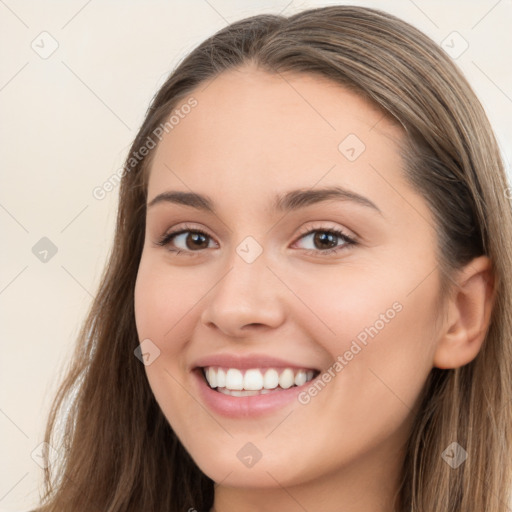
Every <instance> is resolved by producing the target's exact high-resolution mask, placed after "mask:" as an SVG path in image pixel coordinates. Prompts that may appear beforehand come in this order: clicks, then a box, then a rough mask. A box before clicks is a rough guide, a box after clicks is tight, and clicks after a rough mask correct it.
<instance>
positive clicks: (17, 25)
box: [0, 0, 512, 512]
mask: <svg viewBox="0 0 512 512" xmlns="http://www.w3.org/2000/svg"><path fill="white" fill-rule="evenodd" d="M331 3H336V4H341V3H351V4H357V5H367V6H373V7H380V8H382V9H385V10H388V11H389V12H391V13H394V14H397V15H399V16H400V17H402V18H403V19H405V20H407V21H409V22H411V23H413V24H414V25H416V26H417V27H418V28H420V29H422V30H423V31H424V32H425V33H427V34H428V35H429V36H430V37H432V38H433V39H434V40H435V41H437V42H439V43H441V42H442V41H443V40H444V39H445V38H446V37H447V36H448V35H449V34H451V33H452V32H453V31H456V32H458V33H459V34H460V36H462V38H463V39H464V40H465V41H467V43H468V44H469V47H468V49H467V51H465V52H464V53H462V54H461V55H460V56H458V57H457V59H456V61H457V63H458V64H459V65H460V66H461V68H462V69H463V71H464V73H465V74H466V76H467V77H468V79H469V81H470V82H471V84H472V85H473V87H474V89H475V90H476V92H477V94H478V95H479V97H480V98H481V101H482V103H483V105H484V107H485V108H486V110H487V112H488V115H489V117H490V119H491V122H492V123H493V125H494V127H495V130H496V133H497V135H498V138H499V141H500V144H501V147H502V151H503V154H504V157H505V160H506V164H507V168H508V169H509V172H510V161H511V160H512V144H511V140H512V139H511V133H512V129H511V123H510V117H511V115H512V72H511V66H510V65H511V58H510V57H511V48H512V31H511V29H510V27H511V25H512V1H511V0H501V1H496V0H479V1H467V0H466V1H462V0H458V1H446V0H444V1H427V0H414V1H413V0H397V1H387V2H382V1H381V2H378V1H373V2H371V1H365V2H360V1H352V2H331ZM327 4H328V2H322V3H319V2H314V1H302V2H299V1H296V2H295V1H294V2H290V1H289V0H283V1H277V0H276V1H270V0H269V1H256V0H250V1H244V2H235V1H234V0H229V1H228V0H208V1H206V0H192V1H186V2H185V1H177V2H170V1H167V2H164V1H157V0H155V1H151V2H149V1H148V2H144V3H143V2H142V1H140V0H139V1H131V2H127V1H125V2H120V1H117V2H113V1H110V2H106V1H103V2H99V1H97V0H96V1H94V0H92V1H91V0H89V1H86V0H81V1H68V2H55V1H46V2H44V3H43V2H35V1H32V2H28V1H15V0H2V1H1V2H0V43H1V44H0V48H1V49H0V52H1V62H2V65H1V67H0V115H1V119H2V122H1V124H0V130H1V132H0V133H1V136H0V141H1V142H0V145H1V162H2V171H1V173H2V174H1V188H0V225H1V229H2V251H1V253H0V258H1V265H0V268H1V274H0V311H1V324H0V325H1V334H0V336H1V338H0V339H1V343H2V345H1V349H2V357H1V358H0V379H1V381H0V390H1V391H0V434H1V435H0V443H1V455H0V511H4V512H6V511H26V510H29V509H30V507H31V506H33V505H34V504H36V503H37V498H38V490H37V488H38V485H39V483H40V481H41V477H42V470H41V468H40V467H39V466H38V465H37V463H36V462H35V461H34V460H33V459H32V457H31V454H32V453H33V451H34V450H36V453H37V446H38V445H39V444H40V443H41V441H42V438H43V428H44V423H45V419H46V414H47V412H48V407H49V404H50V399H51V397H52V396H53V394H54V392H55V389H56V385H57V383H58V381H59V375H60V373H59V372H60V371H61V369H62V366H63V364H64V363H65V361H66V360H67V358H68V357H69V355H70V353H71V349H72V345H73V340H74V338H75V336H76V334H77V332H78V328H79V325H80V322H81V321H82V319H83V317H84V315H85V312H86V310H87V307H88V306H89V304H90V301H91V299H92V297H93V295H94V294H95V290H96V286H97V284H98V278H99V275H100V272H101V269H102V266H103V263H104V261H105V259H106V256H107V253H108V251H109V249H110V243H111V238H112V233H113V226H114V219H115V209H116V201H117V188H116V189H115V190H114V191H113V192H111V193H110V194H107V196H106V197H105V198H104V199H103V200H98V199H95V198H94V197H93V195H92V190H93V189H94V188H95V187H97V186H101V185H102V183H104V182H105V181H106V180H107V179H108V178H109V176H110V175H111V174H112V173H114V172H115V171H116V170H117V169H119V167H120V166H121V165H122V163H123V158H124V156H125V154H126V151H127V149H128V146H129V144H130V143H131V141H132V139H133V137H134V136H135V134H136V132H137V129H138V127H139V125H140V123H141V121H142V119H143V116H144V113H145V111H146V108H147V106H148V104H149V101H150V99H151V98H152V96H153V94H154V93H155V92H156V91H157V89H158V87H159V85H161V84H162V83H163V81H164V80H165V78H166V76H167V75H168V73H169V72H170V71H171V70H172V68H173V67H174V66H175V64H176V63H177V62H178V61H179V60H180V59H181V58H182V57H183V56H184V55H185V54H186V53H187V52H189V51H190V50H191V49H192V48H193V47H194V46H195V45H196V44H198V43H199V42H201V41H202V40H203V39H204V38H206V37H207V36H209V35H210V34H212V33H213V32H215V31H216V30H218V29H220V28H222V27H224V26H225V25H226V24H227V23H228V22H231V21H234V20H236V19H240V18H243V17H245V16H248V15H252V14H257V13H262V12H273V13H279V12H283V13H285V14H291V13H293V12H296V11H297V10H303V9H305V8H307V7H310V6H320V5H327ZM43 31H46V32H47V33H48V34H43V35H40V34H41V32H43ZM451 37H452V38H453V35H452V36H451ZM455 38H456V39H454V48H455V50H454V51H460V50H461V49H463V47H462V46H461V45H462V44H464V41H463V40H462V39H461V38H460V37H459V36H455ZM449 40H450V39H448V41H449ZM57 44H58V47H57V48H56V50H55V51H54V53H53V54H51V55H48V53H49V52H50V51H51V50H52V49H53V47H52V45H53V46H56V45H57ZM43 237H47V238H48V239H50V240H51V242H52V243H53V244H54V245H55V246H56V247H57V251H58V252H57V253H56V254H55V255H54V256H53V257H50V256H51V253H49V254H48V256H47V258H48V261H47V262H46V263H44V262H42V261H40V260H39V259H38V258H37V257H36V255H34V253H33V252H32V248H33V246H34V245H35V244H36V243H38V241H39V240H40V239H41V238H43ZM43 255H44V254H43ZM43 255H42V256H41V257H43ZM112 328H113V329H115V326H112ZM121 428H122V426H121Z"/></svg>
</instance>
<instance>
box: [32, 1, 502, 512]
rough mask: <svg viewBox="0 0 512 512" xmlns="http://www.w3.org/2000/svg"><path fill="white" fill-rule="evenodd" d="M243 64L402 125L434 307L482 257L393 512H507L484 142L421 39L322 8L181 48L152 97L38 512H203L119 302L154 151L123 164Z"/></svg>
mask: <svg viewBox="0 0 512 512" xmlns="http://www.w3.org/2000/svg"><path fill="white" fill-rule="evenodd" d="M249 62H254V63H256V64H257V65H258V66H259V67H260V68H262V69H264V70H266V71H268V72H269V73H281V72H294V73H297V74H316V75H318V76H322V77H327V78H329V79H331V80H333V81H334V82H336V83H338V84H339V85H340V86H342V87H346V88H349V89H350V90H352V91H353V92H355V93H357V94H359V95H360V96H362V97H363V98H366V99H367V100H369V101H371V102H373V104H375V105H376V106H378V107H379V108H381V109H382V111H383V112H385V113H386V115H387V116H388V118H389V119H391V120H394V121H396V122H398V123H400V124H401V125H402V126H403V128H404V130H405V139H404V140H405V143H404V145H403V152H402V156H403V159H404V163H405V171H406V178H407V179H408V180H409V182H410V183H411V184H412V185H413V186H414V187H415V189H416V190H418V191H419V192H420V193H421V194H422V196H423V197H424V198H425V200H426V201H427V203H428V204H429V207H430V208H431V210H432V212H433V215H434V218H435V220H436V224H437V232H438V240H439V246H438V252H439V257H438V261H439V268H440V270H441V272H442V276H443V284H444V288H443V294H444V293H446V292H447V291H448V290H450V289H451V286H452V285H453V284H452V281H451V278H450V276H452V275H453V272H454V271H456V270H457V269H458V268H460V267H461V266H462V265H464V264H465V263H467V262H469V261H470V260H471V259H472V258H474V257H476V256H479V255H482V254H485V255H487V256H489V257H490V258H491V260H492V262H493V271H494V275H495V302H494V307H493V311H492V316H491V323H490V327H489V329H488V331H487V333H486V338H485V341H484V343H483V346H482V349H481V350H480V352H479V354H478V356H477V357H476V358H475V359H474V360H473V361H471V363H469V364H467V365H465V366H463V367H462V368H457V369H454V370H441V369H438V368H434V369H432V371H431V373H430V374H429V377H428V379H427V382H426V383H425V386H424V391H423V395H422V398H421V399H422V402H421V407H420V409H419V412H418V415H417V416H416V419H415V423H414V426H413V429H412V432H411V435H410V438H409V440H408V444H407V453H406V457H405V459H404V463H403V474H402V477H403V478H402V483H401V487H400V489H399V495H398V496H397V507H398V508H397V509H396V510H397V511H398V510H400V511H401V512H406V511H407V512H408V511H415V512H423V511H436V512H456V511H457V512H459V511H464V512H483V511H486V512H505V511H506V510H509V509H508V508H507V499H508V488H509V485H510V484H511V464H512V459H511V449H510V446H511V424H512V413H511V408H510V401H511V399H512V391H511V386H512V353H511V347H512V325H511V315H512V299H511V292H512V274H511V272H512V246H511V244H512V242H511V234H512V212H511V205H510V202H509V200H508V198H507V181H506V177H505V173H504V169H503V164H502V161H501V158H500V153H499V149H498V146H497V143H496V140H495V137H494V135H493V132H492V129H491V126H490V124H489V122H488V120H487V117H486V115H485V113H484V110H483V108H482V106H481V104H480V103H479V101H478V99H477V98H476V96H475V94H474V92H473V91H472V89H471V87H470V85H469V84H468V83H467V81H466V80H465V78H464V77H463V75H462V74H461V72H460V71H459V70H458V69H457V68H456V66H455V65H454V64H453V63H452V61H451V60H450V58H449V57H448V56H447V55H445V53H444V52H443V50H442V49H440V48H439V47H438V46H437V45H436V44H435V43H434V42H433V41H431V40H430V39H429V38H428V37H426V36H425V35H424V34H422V33H421V32H420V31H418V30H417V29H415V28H414V27H412V26H411V25H409V24H408V23H406V22H404V21H402V20H400V19H398V18H396V17H394V16H392V15H390V14H387V13H385V12H382V11H379V10H375V9H369V8H363V7H352V6H333V7H324V8H316V9H310V10H306V11H303V12H300V13H298V14H295V15H293V16H290V17H284V16H274V15H259V16H253V17H250V18H247V19H244V20H241V21H238V22H236V23H233V24H231V25H229V26H227V27H226V28H224V29H222V30H220V31H219V32H218V33H216V34H215V35H213V36H212V37H210V38H209V39H207V40H206V41H204V42H203V43H202V44H201V45H199V46H198V47H197V48H196V49H195V50H194V51H192V52H191V53H190V55H188V56H187V57H186V58H185V59H184V60H183V61H182V62H181V63H180V64H179V65H178V66H177V68H176V69H175V70H174V71H173V73H172V74H171V76H170V77H169V78H168V80H167V81H166V82H165V84H164V85H163V86H162V87H161V89H160V91H159V92H158V94H157V95H156V96H155V98H154V99H153V101H152V103H151V106H150V108H149V109H148V111H147V115H146V118H145V120H144V122H143V124H142V127H141V128H140V131H139V133H138V135H137V136H136V138H135V141H134V142H133V145H132V147H131V150H130V154H129V155H128V157H127V159H126V165H125V173H124V176H123V178H122V181H121V186H120V196H119V210H118V216H117V225H116V233H115V240H114V245H113V249H112V252H111V254H110V257H109V261H108V264H107V265H106V268H105V270H104V274H103V277H102V281H101V284H100V287H99V290H98V293H97V295H96V297H95V299H94V302H93V304H92V307H91V310H90V313H89V315H88V317H87V319H86V320H85V323H84V325H83V328H82V330H81V333H80V336H79V340H78V344H77V347H76V353H75V355H74V358H73V360H72V362H71V364H70V367H69V370H68V374H67V377H66V378H65V380H64V382H63V383H62V385H61V387H60V390H59V392H58V395H57V397H56V399H55V402H54V404H53V407H52V411H51V414H50V417H49V421H48V425H47V430H46V441H47V442H48V443H49V444H51V445H52V446H53V447H55V448H56V449H57V450H58V451H59V453H60V455H61V459H60V460H59V461H58V462H57V463H55V464H54V465H53V466H51V467H50V468H49V469H48V470H46V472H45V494H44V496H43V501H42V503H43V504H42V505H41V507H40V509H39V511H40V512H50V511H52V512H69V511H73V512H86V511H87V512H92V511H96V510H97V511H99V512H120V511H134V512H135V511H136V512H140V511H142V510H144V511H152V512H158V511H162V512H163V511H165V512H169V511H184V510H187V509H188V508H189V507H194V508H196V509H199V510H201V509H209V507H211V505H212V502H213V490H214V483H213V482H212V481H211V480H210V479H209V478H208V477H206V476H205V475H204V474H203V473H202V472H201V471H200V469H199V468H198V467H197V466H196V464H195V463H194V461H193V460H192V459H191V458H190V456H189V455H188V454H187V452H186V451H185V450H184V448H183V446H182V445H181V443H180V442H179V440H178V439H177V438H176V435H175V434H174V432H173V430H172V428H171V427H170V425H169V424H168V422H167V420H166V418H165V417H164V415H163V413H162V412H161V410H160V408H159V406H158V405H157V403H156V401H155V398H154V396H153V394H152V392H151V389H150V387H149V384H148V381H147V378H146V375H145V372H144V366H143V365H142V364H141V362H140V361H139V360H138V359H137V358H136V357H135V356H134V350H135V349H136V348H137V346H138V344H139V339H138V337H137V332H136V327H135V320H134V300H133V296H134V286H135V280H136V276H137V270H138V265H139V261H140V257H141V252H142V247H143V241H144V231H145V208H146V206H145V205H146V192H147V177H148V171H149V164H150V161H151V155H152V154H153V153H154V151H149V153H148V155H147V156H145V157H144V158H135V159H134V155H139V154H140V153H139V150H140V148H142V147H143V146H144V145H148V140H149V139H152V138H154V134H155V133H156V132H155V130H157V129H158V127H159V126H163V125H165V122H166V120H167V119H168V118H169V116H170V115H171V112H172V110H173V109H174V108H175V107H176V106H177V105H178V104H179V103H180V102H183V101H186V99H187V98H189V97H190V96H191V95H192V94H193V92H194V90H195V88H196V87H198V85H200V84H203V83H204V84H206V83H207V81H208V80H212V79H215V77H216V76H217V75H218V74H219V73H222V72H223V71H225V70H229V69H232V68H235V67H239V66H242V65H244V64H247V63H249ZM198 108H200V106H199V107H198ZM60 419H62V425H61V422H60ZM452 442H458V443H459V444H460V445H461V446H462V447H463V448H464V449H465V450H466V451H467V453H468V458H467V460H466V461H465V463H464V464H463V465H461V466H460V467H459V468H457V469H452V468H451V467H450V466H449V465H448V464H447V463H445V462H444V460H443V458H442V457H441V455H442V453H443V451H444V450H445V449H446V448H447V447H448V446H449V445H450V444H451V443H452Z"/></svg>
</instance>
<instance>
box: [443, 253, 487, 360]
mask: <svg viewBox="0 0 512 512" xmlns="http://www.w3.org/2000/svg"><path fill="white" fill-rule="evenodd" d="M455 281H456V283H457V285H458V286H455V287H454V289H453V291H452V294H451V296H450V297H448V300H447V303H446V307H447V310H446V315H445V319H446V320H445V323H444V324H443V326H442V330H441V331H440V335H439V339H438V342H437V347H436V351H435V354H434V366H435V367H437V368H443V369H448V368H459V367H461V366H464V365H465V364H467V363H469V362H471V361H472V360H473V359H474V358H475V357H476V356H477V354H478V352H479V351H480V348H481V347H482V343H483V341H484V339H485V335H486V333H487V329H488V327H489V320H490V317H491V312H492V307H493V305H494V299H495V286H494V285H495V279H494V276H493V274H492V265H491V260H490V259H489V258H488V257H487V256H479V257H478V258H475V259H473V260H472V261H471V262H470V263H468V264H467V265H466V266H465V267H464V268H463V269H462V270H460V271H459V272H458V273H457V275H456V278H455Z"/></svg>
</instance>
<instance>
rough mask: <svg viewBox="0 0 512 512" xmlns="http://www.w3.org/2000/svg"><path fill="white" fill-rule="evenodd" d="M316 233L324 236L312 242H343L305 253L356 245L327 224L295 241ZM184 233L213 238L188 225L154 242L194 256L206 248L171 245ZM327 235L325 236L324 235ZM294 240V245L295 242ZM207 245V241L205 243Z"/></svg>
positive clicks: (330, 252) (329, 250)
mask: <svg viewBox="0 0 512 512" xmlns="http://www.w3.org/2000/svg"><path fill="white" fill-rule="evenodd" d="M316 233H319V234H322V235H324V236H322V237H320V238H319V239H318V238H317V237H316V236H313V243H315V242H317V241H318V240H321V241H326V240H327V241H328V242H329V243H331V242H332V241H333V239H339V240H340V241H341V242H343V244H342V245H336V246H335V247H328V248H324V249H302V251H303V252H304V253H306V254H312V255H320V256H326V255H328V254H333V253H338V252H340V251H343V250H346V249H348V248H349V247H351V246H355V245H357V243H358V242H357V241H356V240H355V239H354V238H352V237H350V236H348V235H347V234H345V233H344V232H343V231H341V230H340V229H337V228H332V227H327V226H315V227H312V228H308V229H307V230H305V231H304V232H303V233H301V235H300V236H299V238H298V239H297V241H299V240H302V239H305V238H307V237H311V235H315V234H316ZM184 234H194V235H199V239H202V241H204V240H205V239H206V241H209V240H213V238H212V237H211V236H210V235H209V234H208V233H207V232H206V231H203V230H202V229H199V228H194V227H190V226H182V227H181V228H178V229H176V230H174V231H171V232H169V233H165V234H164V235H163V236H162V237H161V238H160V239H159V240H157V241H156V242H155V243H156V245H158V246H162V247H166V248H167V249H168V250H169V251H170V252H172V253H175V255H178V254H183V255H187V256H196V255H197V254H200V253H202V252H203V251H204V250H205V249H206V248H207V247H206V248H204V247H199V248H198V249H197V250H193V249H189V248H180V247H176V246H175V245H173V243H174V242H175V240H176V238H178V237H179V236H181V235H184ZM325 235H327V237H325ZM183 238H184V240H183V241H184V242H185V244H186V241H187V238H188V235H187V236H186V237H183ZM197 239H198V237H197V236H196V238H195V240H196V241H197ZM297 241H296V242H294V245H295V244H296V243H297ZM207 245H209V243H208V244H207Z"/></svg>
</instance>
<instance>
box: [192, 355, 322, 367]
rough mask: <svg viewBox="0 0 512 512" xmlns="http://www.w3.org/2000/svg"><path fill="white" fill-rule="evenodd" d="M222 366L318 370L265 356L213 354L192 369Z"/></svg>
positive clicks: (194, 364)
mask: <svg viewBox="0 0 512 512" xmlns="http://www.w3.org/2000/svg"><path fill="white" fill-rule="evenodd" d="M208 366H220V367H223V368H239V369H241V370H243V369H245V370H247V369H249V368H296V369H304V370H315V371H316V370H317V368H315V367H314V366H311V365H308V364H301V363H298V362H294V361H285V360H284V359H280V358H277V357H270V356H268V355H265V354H252V355H238V354H212V355H210V356H205V357H201V358H199V359H198V360H196V361H195V362H194V363H193V364H192V368H193V369H195V368H204V367H208Z"/></svg>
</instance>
